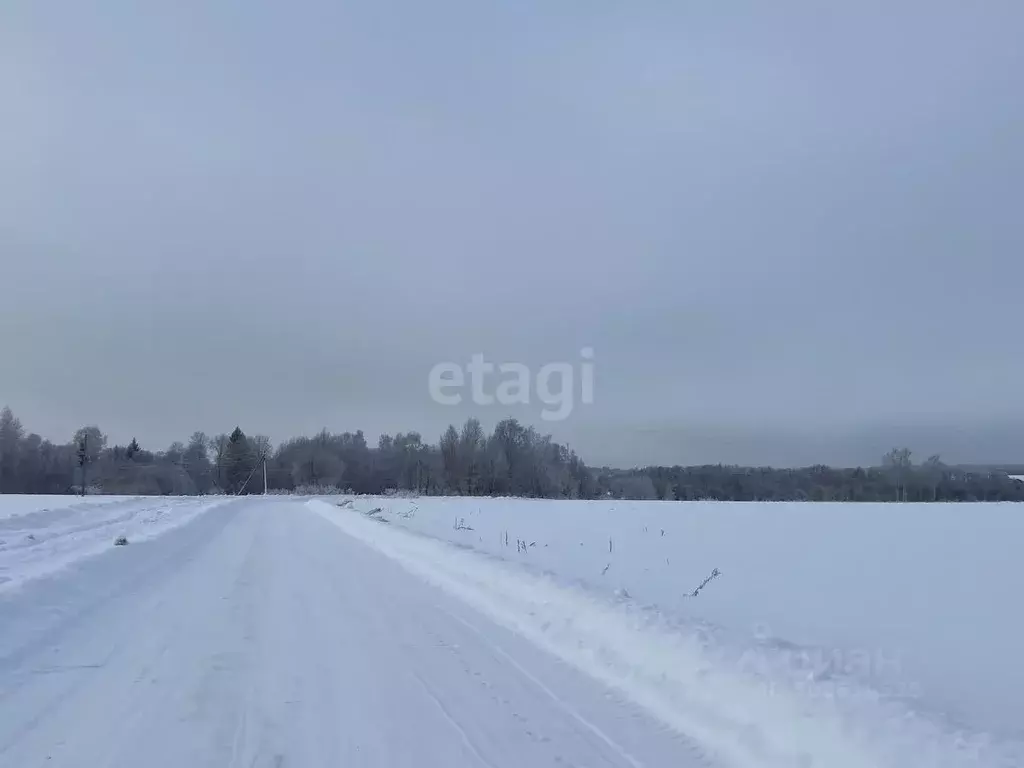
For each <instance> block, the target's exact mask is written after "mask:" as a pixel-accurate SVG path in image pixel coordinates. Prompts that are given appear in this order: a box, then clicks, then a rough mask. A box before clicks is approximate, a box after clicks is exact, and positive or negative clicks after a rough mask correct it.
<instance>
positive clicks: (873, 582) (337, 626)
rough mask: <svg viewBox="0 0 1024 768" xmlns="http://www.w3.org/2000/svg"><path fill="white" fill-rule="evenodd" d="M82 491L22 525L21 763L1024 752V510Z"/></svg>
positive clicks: (793, 758)
mask: <svg viewBox="0 0 1024 768" xmlns="http://www.w3.org/2000/svg"><path fill="white" fill-rule="evenodd" d="M2 501H3V499H2V497H0V502H2ZM68 501H72V500H70V499H69V500H68ZM88 501H89V503H87V504H86V505H84V506H76V505H75V504H74V503H71V504H69V505H67V506H60V505H59V504H58V505H52V504H51V505H50V506H49V509H47V510H42V509H37V510H36V511H34V512H33V511H29V512H27V513H23V514H19V515H16V516H12V515H8V516H6V517H5V518H4V519H2V520H0V526H2V531H0V539H3V540H4V541H5V542H6V543H5V544H3V545H0V567H2V568H3V570H2V571H0V574H2V575H4V576H5V577H6V578H7V580H8V581H7V583H6V585H5V586H0V629H2V631H0V767H2V768H6V766H8V765H9V766H12V767H13V766H18V768H21V767H22V766H34V765H40V766H42V765H46V766H48V768H60V767H61V766H69V767H70V766H79V765H97V766H99V765H102V766H107V767H108V768H113V767H115V766H117V767H123V768H129V766H130V767H131V768H134V767H135V766H138V765H148V766H153V768H165V767H166V768H170V767H171V766H179V765H195V766H211V768H212V766H224V765H246V766H256V767H257V768H262V767H263V766H278V767H280V766H285V767H288V766H294V767H296V768H297V767H299V766H311V767H312V766H323V765H356V766H386V767H387V768H397V767H398V766H408V767H409V768H413V767H414V766H415V768H442V766H443V767H444V768H449V767H450V766H474V767H476V766H490V768H519V766H523V765H530V766H551V767H552V768H554V767H555V766H561V767H562V768H564V767H565V766H566V765H577V766H615V767H618V768H640V767H641V766H650V767H651V768H657V767H659V766H672V768H918V767H920V768H967V767H968V766H971V767H972V768H1009V766H1021V765H1024V734H1022V732H1021V725H1020V723H1019V718H1018V714H1017V713H1019V712H1021V711H1024V709H1022V708H1021V703H1022V701H1021V690H1022V688H1024V683H1022V681H1021V674H1022V672H1021V664H1020V660H1019V655H1018V653H1017V651H1016V647H1015V646H1016V645H1017V643H1018V640H1019V637H1020V630H1021V627H1020V621H1021V619H1020V617H1019V611H1018V610H1017V603H1018V602H1019V601H1018V600H1017V598H1016V596H1015V594H1014V587H1015V586H1016V585H1018V584H1020V583H1022V579H1021V576H1022V566H1021V565H1020V564H1019V563H1018V560H1017V558H1016V557H1015V556H1014V555H1015V545H1016V543H1017V542H1019V541H1020V540H1021V534H1022V533H1024V527H1022V523H1021V520H1022V517H1021V514H1022V513H1021V512H1019V511H1018V508H1016V507H1013V506H1011V505H1005V506H999V505H976V506H969V505H949V506H946V505H928V506H926V507H914V506H911V505H879V506H867V505H849V506H846V505H817V504H799V505H784V504H771V505H761V504H735V505H734V504H679V503H667V502H643V503H637V502H624V503H623V502H614V503H613V502H552V501H525V500H511V499H444V498H423V499H394V498H368V497H357V498H352V497H348V498H331V499H328V500H308V501H307V500H305V499H295V498H288V497H270V498H259V497H257V498H243V499H217V500H209V499H207V500H204V499H183V498H178V499H166V498H161V499H155V498H151V499H116V500H111V499H106V500H104V501H103V502H101V503H93V502H94V500H93V499H89V500H88ZM339 504H342V505H343V506H339ZM211 505H217V506H218V509H216V510H214V511H213V512H211V513H210V514H203V512H206V511H208V510H210V509H211ZM12 534H14V535H12ZM506 534H507V535H506ZM29 535H31V536H32V538H31V539H28V541H26V540H25V539H26V538H27V537H28V536H29ZM118 535H126V536H127V537H128V538H129V540H130V541H131V542H132V544H131V545H130V546H128V547H124V548H120V547H119V548H116V549H115V548H114V547H113V546H112V543H113V539H114V538H115V537H116V536H118ZM517 540H518V541H517ZM716 568H717V569H719V570H720V575H719V576H717V577H715V578H713V579H711V580H710V581H708V582H706V583H705V584H704V587H703V589H702V590H701V591H700V592H699V594H698V595H697V596H692V593H693V591H694V590H695V589H696V588H697V587H698V586H699V585H701V584H702V583H704V582H705V579H707V577H708V576H709V574H711V573H713V572H714V569H716ZM44 575H45V576H49V578H38V577H39V576H44ZM12 586H18V587H20V588H12Z"/></svg>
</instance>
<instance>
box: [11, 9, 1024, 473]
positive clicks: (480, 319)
mask: <svg viewBox="0 0 1024 768" xmlns="http://www.w3.org/2000/svg"><path fill="white" fill-rule="evenodd" d="M1022 28H1024V4H1021V3H1020V2H1018V1H1017V0H1006V1H1001V0H986V1H985V2H981V3H966V2H960V1H959V0H957V1H956V2H953V1H951V0H938V1H937V2H936V1H934V0H933V1H931V2H924V1H923V0H912V1H911V0H908V1H906V2H896V3H878V2H864V1H863V0H858V2H846V3H820V2H815V3H810V2H806V3H805V2H800V3H795V2H782V3H767V2H740V3H732V4H727V5H726V4H722V3H717V2H710V1H708V0H705V1H704V2H675V3H667V2H665V3H650V4H645V3H637V2H629V3H627V2H618V3H613V2H601V1H595V0H587V1H586V2H584V1H583V0H563V1H562V2H551V0H546V1H545V2H531V1H525V2H516V3H493V2H480V1H479V0H435V1H434V2H430V3H419V2H404V3H399V2H391V1H389V0H354V1H353V2H344V3H341V2H328V1H326V0H324V1H323V2H320V1H318V0H297V1H296V2H290V3H259V2H256V3H237V2H236V3H210V2H206V1H205V0H203V1H201V2H200V1H199V0H175V1H174V2H164V3H137V2H127V1H120V0H118V1H114V0H108V1H107V2H104V3H102V4H87V3H70V4H69V3H58V2H55V0H14V1H13V2H11V1H10V0H8V2H5V3H4V4H3V7H2V9H0V259H2V264H0V266H2V272H0V349H2V353H3V354H2V360H0V366H2V369H0V403H8V404H10V405H11V407H12V408H14V410H15V412H16V413H17V414H18V415H19V416H20V417H21V418H22V420H23V421H24V422H25V424H26V426H27V427H29V428H30V429H31V430H34V431H37V432H39V433H40V434H43V435H44V436H47V437H50V438H52V439H60V440H62V441H63V440H66V439H67V438H69V437H70V435H71V433H72V432H73V430H74V429H75V428H76V427H78V426H80V425H82V424H83V423H98V424H99V425H100V427H101V428H103V429H104V431H106V432H108V433H109V434H110V436H111V438H112V439H115V440H119V441H125V440H128V439H130V438H131V437H132V436H133V435H137V436H138V438H139V440H140V442H142V443H143V444H144V445H148V446H150V447H154V448H159V447H162V446H165V445H167V444H168V443H170V442H171V441H172V440H174V439H185V438H186V437H187V436H188V434H189V433H191V432H192V431H193V430H196V429H203V430H205V431H207V432H211V433H212V432H219V431H225V430H229V429H230V428H232V427H233V426H234V425H235V424H236V423H238V424H240V425H241V426H242V427H243V429H245V430H246V431H247V432H249V433H254V432H261V433H265V434H269V435H271V436H272V437H273V438H275V439H281V438H284V437H288V436H290V435H293V434H297V433H301V432H312V431H314V430H317V429H319V428H320V427H323V426H326V427H328V428H329V429H331V430H333V431H342V430H345V429H350V430H354V429H356V428H362V429H364V430H365V431H366V432H367V434H368V436H370V438H371V439H375V438H376V435H377V434H378V433H379V432H381V431H396V430H401V431H407V430H410V429H416V430H419V431H421V432H423V434H424V436H425V437H426V438H428V439H430V440H431V441H434V440H436V437H437V435H438V434H439V433H440V432H441V430H442V429H443V427H444V426H445V425H446V424H447V423H449V421H459V420H462V419H463V418H465V416H466V415H467V414H468V413H475V414H476V415H478V416H479V417H480V418H481V419H482V420H483V421H484V423H485V425H487V426H490V425H492V424H493V423H494V422H495V421H497V419H499V418H501V417H502V416H504V415H514V416H517V417H519V418H521V419H522V420H523V421H526V422H530V423H536V424H538V425H539V426H540V427H541V428H542V429H544V430H545V431H550V432H552V433H553V434H554V435H555V436H556V437H558V438H561V439H564V440H568V441H570V442H571V443H572V445H573V447H575V448H577V449H578V450H579V452H580V453H581V454H582V455H583V456H584V458H586V459H587V460H589V461H590V462H591V463H604V462H609V463H616V464H633V463H646V462H664V463H692V462H703V461H714V462H717V461H726V462H732V461H735V462H744V463H747V462H750V463H754V462H756V463H778V464H786V463H811V462H814V461H818V460H820V461H831V462H844V463H852V462H871V461H874V460H876V459H877V457H878V455H879V451H881V450H884V449H885V448H888V447H891V442H892V441H898V442H901V443H902V442H907V443H910V444H911V446H912V447H913V448H915V450H917V451H918V452H930V451H931V450H942V451H945V452H946V454H947V456H948V457H949V458H951V459H954V460H978V461H988V460H1005V461H1009V460H1024V343H1022V340H1024V336H1022V327H1024V322H1022V321H1024V302H1022V294H1024V259H1022V253H1024V248H1022V247H1024V97H1022V95H1021V94H1022V93H1024V91H1022V86H1021V73H1022V72H1024V55H1022V46H1021V43H1020V30H1021V29H1022ZM583 347H592V348H593V349H594V356H595V360H594V366H595V367H594V370H595V389H594V403H593V404H592V405H582V404H579V403H577V405H576V407H575V409H574V411H573V412H572V414H571V416H570V417H569V418H568V419H567V420H565V421H562V422H552V423H548V424H545V423H543V422H541V421H540V420H539V419H538V413H539V408H540V406H539V405H538V404H536V403H533V404H531V405H530V406H518V407H512V408H503V407H501V406H489V407H477V406H473V404H472V403H464V405H463V406H458V407H451V406H444V405H440V404H437V403H434V402H433V401H432V400H431V398H430V394H429V390H428V386H427V378H428V374H429V371H430V368H431V367H432V366H433V365H434V364H435V363H437V362H441V361H446V360H451V361H454V362H461V363H465V362H468V360H469V358H470V355H472V354H473V353H483V354H484V355H486V357H487V359H489V360H493V361H497V362H502V361H518V362H523V363H525V364H527V365H529V366H531V367H532V369H533V370H536V369H537V368H539V366H541V365H543V364H544V363H547V362H551V361H565V362H569V363H573V364H578V363H579V361H580V358H579V352H580V349H581V348H583ZM495 383H496V382H495ZM489 386H490V387H491V388H493V386H494V385H493V384H491V385H489ZM904 437H906V439H902V438H904Z"/></svg>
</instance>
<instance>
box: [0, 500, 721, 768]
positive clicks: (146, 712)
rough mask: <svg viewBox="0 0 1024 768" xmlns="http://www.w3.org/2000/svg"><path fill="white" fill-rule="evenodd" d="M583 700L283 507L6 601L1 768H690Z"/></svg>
mask: <svg viewBox="0 0 1024 768" xmlns="http://www.w3.org/2000/svg"><path fill="white" fill-rule="evenodd" d="M706 764H708V763H707V762H706V761H705V759H704V758H703V757H702V755H701V753H700V752H699V751H698V750H697V749H696V748H695V747H694V746H693V745H692V744H690V743H688V742H686V741H684V740H683V739H681V738H679V737H678V736H676V735H674V734H673V733H672V732H670V731H669V730H667V729H666V728H664V727H663V726H661V725H660V724H658V723H656V722H655V721H654V720H653V719H651V718H649V717H648V716H647V715H645V714H643V713H642V712H641V711H640V710H638V709H637V708H635V707H633V706H632V705H630V704H628V703H625V702H624V701H622V700H621V699H620V698H619V697H617V696H614V695H613V694H611V693H610V692H609V691H607V690H605V689H604V688H602V687H601V686H600V685H599V684H598V683H597V682H595V681H594V680H592V679H590V678H589V677H586V676H584V675H582V674H581V673H579V672H577V671H575V670H572V669H570V668H569V667H568V666H567V665H564V664H562V663H561V662H559V661H557V660H555V659H554V658H553V657H550V656H547V655H546V654H545V653H543V652H542V651H540V650H538V649H537V648H535V647H534V646H532V645H530V644H529V643H528V642H527V641H525V640H524V639H522V638H520V637H519V636H517V635H515V634H513V633H512V632H510V631H508V630H506V629H503V628H500V627H498V626H497V625H495V624H493V623H492V622H491V621H490V620H488V619H487V618H484V617H483V616H481V615H480V614H477V613H475V612H474V611H473V610H472V609H471V608H469V607H468V606H467V605H465V604H463V603H461V602H460V601H459V600H458V599H456V598H454V597H452V596H451V595H449V594H447V593H445V592H442V591H440V590H438V589H436V588H434V587H431V586H428V585H427V584H425V583H423V582H421V581H419V580H418V579H417V578H416V577H415V576H413V575H411V574H410V573H408V572H407V571H405V570H404V569H402V568H401V566H400V565H398V564H396V563H395V562H394V561H393V560H390V559H388V558H387V557H385V556H383V555H382V554H379V553H378V552H376V551H374V550H372V549H370V548H368V547H367V546H366V545H365V544H362V543H359V542H357V541H356V540H354V539H351V538H349V537H348V536H347V535H346V534H345V533H344V532H343V531H341V530H340V529H339V528H338V527H337V526H334V525H332V524H331V523H330V522H328V521H327V520H325V519H324V518H323V517H321V516H319V515H317V514H314V513H312V512H311V511H310V510H309V508H308V507H306V506H305V505H303V504H301V503H299V502H294V501H275V500H262V499H260V500H251V501H250V500H244V501H239V502H234V503H228V504H226V505H223V506H221V507H219V508H217V509H215V510H212V511H210V512H208V513H206V514H205V515H202V516H200V517H198V518H196V519H195V520H193V521H192V522H190V523H189V524H188V525H185V526H182V527H181V528H179V529H175V530H172V531H170V532H168V533H167V534H165V535H164V536H162V537H160V538H158V539H155V540H153V541H149V542H144V543H139V544H132V545H131V546H129V547H125V548H122V549H119V550H117V551H115V552H111V553H108V554H105V555H103V556H101V557H97V558H93V559H91V560H89V561H86V562H83V563H81V564H79V565H78V566H76V567H75V568H74V569H71V570H68V571H66V572H64V573H62V574H60V575H59V576H58V577H57V578H54V579H51V580H46V581H43V582H39V583H36V584H34V585H33V586H32V588H31V589H27V590H25V591H23V592H21V593H17V594H14V595H10V596H7V597H5V598H4V599H3V600H0V766H3V767H4V768H7V767H8V766H9V767H10V768H15V767H16V768H30V767H32V766H47V767H48V768H58V767H60V766H76V767H78V766H90V768H105V767H107V766H124V767H125V768H129V767H131V768H136V767H137V766H143V765H144V766H148V767H149V768H159V767H160V766H175V767H176V768H177V767H178V766H190V767H191V766H194V767H196V768H199V767H200V766H217V767H218V768H224V767H225V766H245V768H252V767H261V766H279V767H282V768H290V767H291V766H310V768H314V767H315V768H323V767H326V766H388V768H399V767H400V766H416V768H428V767H430V766H437V767H438V768H442V767H443V768H455V767H457V766H484V767H486V766H493V767H494V768H499V767H502V766H508V767H509V768H512V767H513V766H514V767H515V768H520V767H521V766H527V765H528V766H536V767H537V768H540V767H542V766H563V767H568V766H586V767H587V768H598V767H600V766H640V765H644V766H662V765H665V766H669V765H671V766H673V767H674V768H685V766H702V765H706Z"/></svg>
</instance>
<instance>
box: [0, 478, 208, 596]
mask: <svg viewBox="0 0 1024 768" xmlns="http://www.w3.org/2000/svg"><path fill="white" fill-rule="evenodd" d="M223 502H224V499H223V498H220V499H213V500H211V499H209V498H206V499H196V498H169V497H152V498H147V497H141V496H86V497H85V498H82V497H78V496H20V495H2V496H0V592H2V591H4V590H10V589H14V588H16V587H19V586H20V585H22V584H24V583H25V582H26V581H30V580H32V579H36V578H39V577H42V576H47V575H49V574H52V573H54V572H56V571H59V570H61V569H63V568H66V567H67V566H68V565H70V564H72V563H74V562H77V561H78V560H81V559H83V558H87V557H92V556H94V555H96V554H98V553H101V552H103V551H105V550H107V549H108V548H111V547H113V545H114V540H115V539H116V538H117V537H119V536H124V537H126V538H127V539H128V541H129V542H130V543H134V542H139V541H143V540H146V539H149V538H153V537H155V536H159V535H160V534H162V533H164V532H166V531H168V530H170V529H171V528H175V527H177V526H179V525H184V524H185V523H187V522H189V521H190V520H191V519H192V518H193V517H195V516H196V515H198V514H201V513H202V512H205V511H206V510H208V509H210V508H212V507H214V506H216V505H218V504H221V503H223Z"/></svg>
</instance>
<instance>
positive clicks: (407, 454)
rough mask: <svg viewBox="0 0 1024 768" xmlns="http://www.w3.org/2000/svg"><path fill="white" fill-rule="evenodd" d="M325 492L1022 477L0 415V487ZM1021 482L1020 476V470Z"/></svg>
mask: <svg viewBox="0 0 1024 768" xmlns="http://www.w3.org/2000/svg"><path fill="white" fill-rule="evenodd" d="M264 464H265V466H266V476H267V484H268V487H269V489H270V490H272V491H275V490H276V491H305V490H314V491H315V490H322V489H327V488H337V489H341V490H345V491H350V492H353V493H368V494H380V493H387V492H390V491H402V490H405V491H412V492H416V493H420V494H426V495H441V494H446V495H469V496H525V497H533V498H560V499H592V498H616V499H667V500H697V499H718V500H732V501H1024V483H1021V482H1018V481H1014V480H1011V479H1010V478H1009V477H1008V475H1007V472H1006V471H1005V470H1003V469H999V470H989V469H985V468H981V467H970V468H960V467H954V466H947V465H945V464H943V463H942V461H941V460H940V458H939V457H938V456H932V457H930V458H929V459H928V460H927V461H925V462H923V463H921V464H914V463H913V461H912V460H911V453H910V451H909V450H907V449H894V450H892V451H890V452H889V453H887V454H886V455H885V457H884V458H883V460H882V464H881V466H879V467H872V468H866V469H865V468H856V469H835V468H831V467H826V466H814V467H805V468H802V469H773V468H770V467H736V466H723V465H713V466H700V467H681V466H675V467H645V468H643V469H632V470H620V469H611V468H607V467H605V468H602V469H591V468H588V467H587V466H586V464H585V463H584V462H583V460H582V459H580V457H579V456H577V455H576V453H575V452H574V451H572V450H570V449H569V448H568V447H566V446H564V445H560V444H559V443H557V442H555V441H553V440H552V438H551V436H550V435H542V434H540V433H539V432H537V430H535V429H534V428H533V427H528V426H524V425H522V424H520V423H519V422H518V421H517V420H515V419H504V420H503V421H501V422H499V423H498V424H497V426H495V428H494V430H493V431H492V432H491V433H490V434H487V433H486V432H484V430H483V428H482V427H481V425H480V422H479V421H477V420H476V419H469V420H468V421H466V423H465V424H464V425H463V426H462V427H461V429H458V428H456V427H455V426H450V427H448V429H447V430H445V432H444V433H443V434H442V435H441V436H440V438H439V439H438V441H437V443H427V442H424V440H423V438H422V436H421V435H420V434H419V433H417V432H408V433H404V434H403V433H399V434H396V435H382V436H381V437H380V438H379V440H378V441H377V444H376V445H375V446H371V445H369V444H368V443H367V441H366V438H365V436H364V435H363V432H362V431H357V432H342V433H331V432H328V431H327V430H323V431H321V432H320V433H319V434H317V435H314V436H312V437H296V438H292V439H290V440H286V441H285V442H283V443H281V444H280V445H278V446H276V447H275V446H273V445H272V443H271V441H270V439H269V438H268V437H266V436H264V435H252V436H248V435H246V434H245V433H244V432H243V431H242V430H241V429H240V428H238V427H236V428H235V429H234V430H233V431H231V432H229V433H223V434H219V435H214V436H212V437H211V436H209V435H207V434H206V433H204V432H195V433H193V435H192V436H191V437H190V438H189V439H188V441H187V442H185V443H181V442H175V443H173V444H171V445H170V446H169V447H168V448H167V449H166V450H163V451H150V450H147V449H145V448H143V447H142V446H141V445H140V444H139V442H138V441H137V440H135V439H132V440H131V442H129V443H128V444H127V445H109V444H108V439H107V437H106V435H104V434H103V432H102V430H100V429H99V427H96V426H86V427H82V428H81V429H79V430H77V431H76V432H75V433H74V435H72V437H71V440H70V441H69V442H67V443H63V444H57V443H52V442H50V441H49V440H45V439H43V438H41V437H40V436H39V435H37V434H32V433H28V432H27V431H26V430H25V429H24V427H23V426H22V424H21V422H20V421H19V420H18V419H17V418H16V417H15V416H14V414H13V413H12V412H11V410H10V409H9V408H4V409H3V410H2V411H0V493H56V494H60V493H82V492H90V493H110V494H131V495H136V494H138V495H171V494H174V495H194V494H212V493H227V494H234V493H260V492H262V491H263V468H264ZM1022 474H1024V472H1022Z"/></svg>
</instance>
